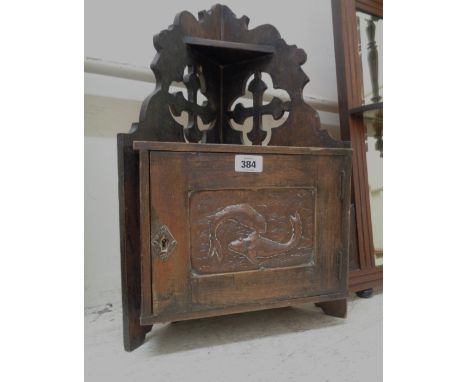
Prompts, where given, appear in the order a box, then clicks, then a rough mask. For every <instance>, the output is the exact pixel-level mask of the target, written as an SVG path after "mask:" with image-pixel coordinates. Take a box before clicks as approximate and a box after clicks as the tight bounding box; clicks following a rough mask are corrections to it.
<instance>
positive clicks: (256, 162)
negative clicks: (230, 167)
mask: <svg viewBox="0 0 468 382" xmlns="http://www.w3.org/2000/svg"><path fill="white" fill-rule="evenodd" d="M234 169H235V171H236V172H262V171H263V157H262V156H261V155H236V159H235V164H234Z"/></svg>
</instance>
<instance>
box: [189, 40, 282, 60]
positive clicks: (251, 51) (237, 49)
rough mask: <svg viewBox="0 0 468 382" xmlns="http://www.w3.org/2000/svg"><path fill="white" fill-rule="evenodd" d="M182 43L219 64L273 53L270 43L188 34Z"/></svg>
mask: <svg viewBox="0 0 468 382" xmlns="http://www.w3.org/2000/svg"><path fill="white" fill-rule="evenodd" d="M184 43H185V44H186V45H188V46H190V47H191V48H192V49H193V50H194V51H196V52H197V53H199V54H201V55H202V56H205V57H209V59H210V60H211V61H215V62H216V63H217V64H219V65H230V64H235V63H237V62H242V61H250V60H254V59H257V58H259V57H264V56H269V55H272V54H274V53H275V48H274V47H273V46H272V45H262V44H247V43H240V42H233V41H221V40H212V39H206V38H199V37H190V36H188V37H184Z"/></svg>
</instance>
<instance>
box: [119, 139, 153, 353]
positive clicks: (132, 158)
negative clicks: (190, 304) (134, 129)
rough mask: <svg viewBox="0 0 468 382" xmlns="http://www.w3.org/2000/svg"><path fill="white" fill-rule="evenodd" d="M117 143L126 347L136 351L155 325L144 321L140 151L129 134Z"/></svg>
mask: <svg viewBox="0 0 468 382" xmlns="http://www.w3.org/2000/svg"><path fill="white" fill-rule="evenodd" d="M117 145H118V146H117V152H118V170H119V211H120V252H121V256H120V259H121V264H120V266H121V277H122V312H123V339H124V347H125V350H126V351H132V350H133V349H136V348H137V347H138V346H140V345H141V344H142V343H143V342H144V340H145V334H146V333H147V332H148V331H150V330H151V327H152V326H151V325H140V313H141V276H140V266H141V261H140V224H139V223H140V222H139V207H138V206H139V197H138V193H139V178H138V166H139V155H138V152H135V151H133V147H132V139H131V138H130V136H129V135H127V134H119V135H118V136H117Z"/></svg>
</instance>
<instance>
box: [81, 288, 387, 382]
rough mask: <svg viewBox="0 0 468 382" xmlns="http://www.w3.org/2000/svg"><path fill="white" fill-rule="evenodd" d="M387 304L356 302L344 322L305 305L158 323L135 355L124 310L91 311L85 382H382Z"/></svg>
mask: <svg viewBox="0 0 468 382" xmlns="http://www.w3.org/2000/svg"><path fill="white" fill-rule="evenodd" d="M382 300H383V295H382V294H381V293H378V294H375V295H374V296H373V297H372V298H370V299H360V298H357V297H352V298H350V299H349V305H348V318H347V319H345V320H343V319H339V318H334V317H330V316H326V315H324V314H323V313H322V311H321V310H320V309H319V308H316V307H315V306H313V305H304V306H299V307H294V308H285V309H275V310H267V311H260V312H252V313H244V314H237V315H232V316H224V317H215V318H207V319H201V320H194V321H183V322H179V323H176V324H165V325H156V326H154V327H153V330H152V332H150V333H148V334H147V340H146V342H145V343H144V344H143V345H142V346H141V347H140V348H138V349H137V350H135V351H133V352H131V353H127V352H125V351H124V350H123V344H122V338H121V337H122V328H121V309H120V306H116V305H114V306H110V305H107V306H102V307H97V308H93V309H87V310H86V312H85V377H86V379H85V380H86V381H87V382H92V381H93V382H94V381H104V382H113V381H135V382H141V381H164V382H166V381H168V382H169V381H177V382H183V381H206V382H211V381H223V382H224V381H255V382H257V381H259V382H261V381H268V382H271V381H308V382H322V381H323V382H325V381H328V382H334V381H336V382H345V381H355V382H379V381H381V380H382Z"/></svg>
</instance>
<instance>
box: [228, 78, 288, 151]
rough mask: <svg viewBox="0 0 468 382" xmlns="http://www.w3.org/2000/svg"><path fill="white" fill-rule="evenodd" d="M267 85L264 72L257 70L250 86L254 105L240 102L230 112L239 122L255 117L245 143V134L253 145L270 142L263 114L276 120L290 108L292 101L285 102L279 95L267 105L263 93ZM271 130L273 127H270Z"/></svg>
mask: <svg viewBox="0 0 468 382" xmlns="http://www.w3.org/2000/svg"><path fill="white" fill-rule="evenodd" d="M267 88H268V87H267V85H266V84H265V82H264V81H263V80H262V73H261V72H260V71H256V72H255V74H254V78H253V80H252V81H251V82H250V84H249V86H248V88H247V89H248V90H249V91H250V92H251V93H252V95H253V106H252V107H247V108H246V107H244V105H242V104H241V103H238V104H237V105H236V107H235V108H234V110H233V111H232V112H231V113H230V117H231V118H232V119H233V120H234V122H236V123H238V124H241V125H242V124H244V122H245V120H246V119H247V118H249V117H253V125H252V129H251V130H250V131H247V132H244V134H243V143H244V144H245V143H247V142H245V141H246V139H245V136H246V135H247V137H248V139H249V140H250V142H252V144H253V145H260V144H264V145H265V144H268V141H269V140H270V135H271V133H270V134H268V132H267V131H266V130H265V129H264V127H263V124H262V116H263V115H266V114H270V115H272V116H273V118H274V119H275V120H278V119H280V118H281V117H282V116H283V115H284V113H285V112H286V111H289V110H290V106H291V103H290V102H289V101H288V102H283V101H282V100H281V99H279V98H278V97H273V99H272V100H271V102H270V103H269V104H267V105H263V95H264V93H265V91H266V90H267ZM270 130H271V129H270Z"/></svg>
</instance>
